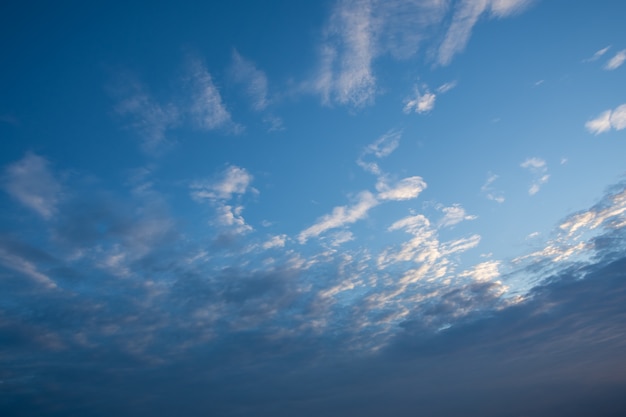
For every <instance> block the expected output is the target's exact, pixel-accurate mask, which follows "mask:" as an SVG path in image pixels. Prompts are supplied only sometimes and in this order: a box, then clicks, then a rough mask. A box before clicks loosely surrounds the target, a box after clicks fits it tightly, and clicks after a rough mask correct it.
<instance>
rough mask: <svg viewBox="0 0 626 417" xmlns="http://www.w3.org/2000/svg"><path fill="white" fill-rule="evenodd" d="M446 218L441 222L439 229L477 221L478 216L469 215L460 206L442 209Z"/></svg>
mask: <svg viewBox="0 0 626 417" xmlns="http://www.w3.org/2000/svg"><path fill="white" fill-rule="evenodd" d="M441 211H442V212H443V213H444V216H443V218H442V219H441V220H439V227H452V226H454V225H456V224H459V223H461V222H462V221H465V220H476V219H477V218H478V216H475V215H471V214H467V212H466V211H465V209H464V208H463V207H461V205H459V204H455V205H453V206H450V207H444V208H442V209H441Z"/></svg>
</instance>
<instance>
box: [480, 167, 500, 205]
mask: <svg viewBox="0 0 626 417" xmlns="http://www.w3.org/2000/svg"><path fill="white" fill-rule="evenodd" d="M498 178H499V177H498V175H496V174H492V173H489V174H488V176H487V181H485V183H484V184H483V185H482V186H481V187H480V191H481V192H482V193H483V194H485V196H486V197H487V199H488V200H492V201H495V202H496V203H500V204H502V203H504V201H505V198H504V196H503V195H502V193H501V192H499V191H497V190H496V189H495V188H494V186H493V183H494V182H495V181H496V180H497V179H498Z"/></svg>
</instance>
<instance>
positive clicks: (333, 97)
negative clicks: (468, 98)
mask: <svg viewBox="0 0 626 417" xmlns="http://www.w3.org/2000/svg"><path fill="white" fill-rule="evenodd" d="M531 2H532V1H529V0H461V1H458V2H456V3H455V6H454V8H453V12H452V18H451V19H447V18H446V15H447V13H448V11H449V10H450V2H449V1H447V0H423V1H415V0H414V1H406V0H339V1H337V3H336V5H335V7H334V8H333V11H332V13H331V16H330V19H329V22H328V24H327V27H326V30H325V33H324V39H323V42H322V45H321V47H320V64H319V70H318V72H317V74H316V76H315V79H314V80H313V81H312V82H310V83H308V87H309V89H312V90H314V91H315V92H316V93H318V94H320V95H321V96H322V100H323V102H324V103H326V104H330V103H333V102H336V103H340V104H348V105H351V106H353V107H361V106H364V105H367V104H371V103H373V101H374V97H375V95H376V93H377V87H376V76H375V74H374V70H373V63H374V61H375V60H376V59H378V58H379V57H381V56H383V55H386V54H390V55H392V56H393V57H394V58H396V59H406V58H409V57H411V56H413V55H415V53H417V51H418V49H419V47H420V45H421V44H422V43H423V42H424V41H425V40H428V39H430V38H432V37H433V34H435V33H438V32H441V30H443V31H445V32H446V34H445V36H444V40H443V42H442V43H441V44H440V45H439V46H438V54H437V57H436V58H435V59H436V61H437V62H438V63H439V64H440V65H447V64H449V63H450V62H451V60H452V57H453V56H454V55H455V54H456V53H458V52H460V51H461V50H463V48H464V47H465V45H466V44H467V41H468V40H469V37H470V35H471V31H472V28H473V27H474V25H475V24H476V22H477V21H478V18H479V17H480V16H481V15H482V14H483V13H489V16H491V17H493V18H501V17H506V16H510V15H512V14H515V13H517V12H519V11H522V10H523V9H524V8H525V7H526V6H527V5H529V4H530V3H531ZM449 21H451V23H450V24H449V25H448V22H449ZM446 87H451V85H449V86H446ZM446 87H444V89H445V88H446ZM440 92H444V91H440ZM434 97H435V95H434V94H433V93H427V95H425V96H424V97H423V99H424V100H427V99H430V100H434ZM413 107H415V108H418V106H417V104H416V105H415V106H411V108H413Z"/></svg>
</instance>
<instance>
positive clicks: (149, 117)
mask: <svg viewBox="0 0 626 417" xmlns="http://www.w3.org/2000/svg"><path fill="white" fill-rule="evenodd" d="M109 90H110V92H111V94H112V95H113V96H114V97H116V98H117V100H118V102H117V104H116V105H115V106H114V111H115V112H116V113H117V114H118V115H119V116H121V117H122V118H124V119H125V120H126V121H127V123H128V124H127V126H128V127H129V128H131V129H132V130H134V131H136V132H137V134H138V135H139V136H140V137H141V140H142V143H141V147H142V149H143V150H144V151H145V152H147V153H158V152H160V151H161V150H162V149H163V147H164V146H167V144H168V143H171V140H170V139H168V138H167V132H168V130H170V129H171V128H173V127H175V126H177V125H178V124H179V123H180V122H181V110H180V109H179V107H178V106H176V105H175V104H174V103H167V104H161V103H159V102H158V101H157V100H156V99H155V98H154V97H153V96H152V95H151V94H150V93H149V92H148V91H147V90H146V88H145V87H144V86H143V85H142V84H141V83H140V82H139V81H137V80H136V79H135V78H134V77H131V76H129V75H127V76H126V77H124V79H123V80H120V81H119V82H118V83H117V85H116V86H115V87H110V88H109Z"/></svg>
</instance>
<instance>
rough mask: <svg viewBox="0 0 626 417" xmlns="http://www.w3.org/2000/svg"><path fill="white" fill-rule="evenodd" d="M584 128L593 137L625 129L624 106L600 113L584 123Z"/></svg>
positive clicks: (625, 111) (625, 113)
mask: <svg viewBox="0 0 626 417" xmlns="http://www.w3.org/2000/svg"><path fill="white" fill-rule="evenodd" d="M585 128H586V129H587V130H588V131H589V133H593V134H594V135H598V134H600V133H605V132H609V131H610V130H611V129H615V130H622V129H626V104H622V105H620V106H617V107H616V108H615V109H613V110H606V111H604V112H602V113H601V114H600V115H599V116H598V117H596V118H595V119H592V120H589V121H588V122H587V123H585Z"/></svg>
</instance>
